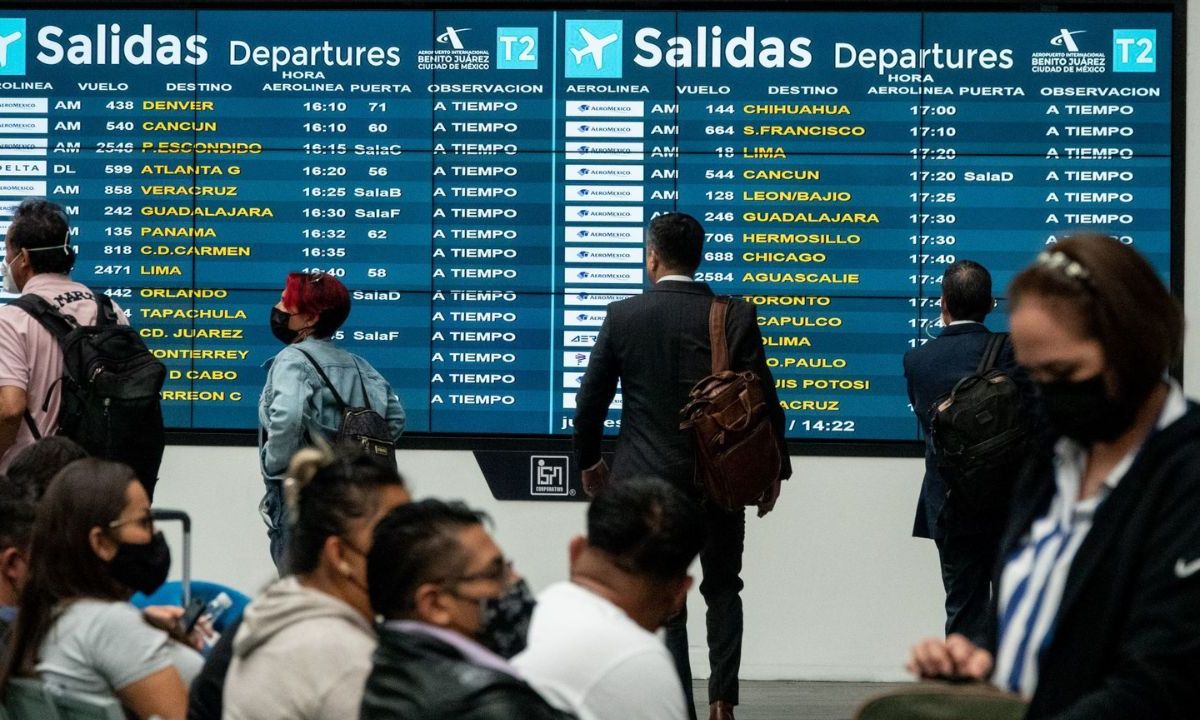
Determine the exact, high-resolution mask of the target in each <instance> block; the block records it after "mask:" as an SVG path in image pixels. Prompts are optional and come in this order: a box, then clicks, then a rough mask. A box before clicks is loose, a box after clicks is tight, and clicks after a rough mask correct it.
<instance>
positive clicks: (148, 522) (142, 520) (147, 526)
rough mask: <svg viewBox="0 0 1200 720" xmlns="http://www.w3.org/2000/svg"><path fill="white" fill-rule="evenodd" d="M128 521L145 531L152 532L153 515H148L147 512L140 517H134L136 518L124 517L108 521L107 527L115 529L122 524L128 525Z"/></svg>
mask: <svg viewBox="0 0 1200 720" xmlns="http://www.w3.org/2000/svg"><path fill="white" fill-rule="evenodd" d="M130 523H133V524H135V525H137V526H138V527H140V528H142V529H143V530H145V531H146V532H154V517H153V516H152V515H150V514H149V513H147V514H145V515H143V516H141V517H136V518H126V519H124V520H113V521H112V522H110V523H109V524H108V528H109V529H110V530H115V529H117V528H119V527H121V526H122V525H129V524H130Z"/></svg>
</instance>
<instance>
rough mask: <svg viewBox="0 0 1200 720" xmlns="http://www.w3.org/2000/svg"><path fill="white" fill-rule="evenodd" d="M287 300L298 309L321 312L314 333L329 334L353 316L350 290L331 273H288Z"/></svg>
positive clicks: (316, 313)
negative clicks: (351, 314)
mask: <svg viewBox="0 0 1200 720" xmlns="http://www.w3.org/2000/svg"><path fill="white" fill-rule="evenodd" d="M283 304H284V305H285V306H286V307H289V308H295V309H296V312H299V313H306V314H311V315H316V316H317V324H316V325H314V326H313V335H315V336H316V337H319V338H327V337H329V336H330V335H333V334H334V333H335V332H337V329H338V328H340V327H341V326H342V323H344V322H346V318H348V317H350V291H348V290H347V289H346V286H345V285H343V284H342V281H341V280H338V279H337V278H335V277H334V276H332V275H330V274H329V273H324V272H312V273H298V272H294V273H288V276H287V283H286V284H285V285H284V287H283Z"/></svg>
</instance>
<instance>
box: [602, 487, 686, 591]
mask: <svg viewBox="0 0 1200 720" xmlns="http://www.w3.org/2000/svg"><path fill="white" fill-rule="evenodd" d="M587 534H588V545H591V546H592V547H594V548H596V549H597V550H602V551H604V552H606V553H608V554H609V555H611V556H612V557H613V558H614V559H615V560H616V562H617V564H618V566H620V567H621V568H623V569H625V570H627V571H629V572H633V573H637V574H639V575H649V576H652V577H655V578H663V579H667V578H676V577H680V576H682V575H686V574H687V571H688V566H689V565H691V564H692V561H693V560H695V559H696V555H697V554H698V553H699V552H700V550H701V548H703V547H704V539H705V526H704V515H703V514H702V512H701V510H700V506H699V505H697V504H696V502H695V501H693V500H692V499H691V498H689V497H688V496H687V495H685V494H684V493H683V492H682V491H680V490H678V489H676V488H675V487H673V486H672V485H671V484H670V483H668V482H666V481H665V480H660V479H658V478H650V477H646V478H635V479H632V480H624V481H620V482H613V483H610V484H609V486H608V487H606V488H605V489H604V492H602V493H600V494H599V495H597V496H596V499H595V500H592V504H591V506H590V507H588V512H587Z"/></svg>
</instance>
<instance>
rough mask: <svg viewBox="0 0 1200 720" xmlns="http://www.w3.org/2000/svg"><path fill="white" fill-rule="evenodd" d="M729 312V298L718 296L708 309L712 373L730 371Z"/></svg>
mask: <svg viewBox="0 0 1200 720" xmlns="http://www.w3.org/2000/svg"><path fill="white" fill-rule="evenodd" d="M728 312H729V298H728V297H722V296H717V297H715V298H713V301H712V305H710V306H709V308H708V342H709V344H710V345H711V346H712V373H713V375H716V374H717V373H720V372H724V371H726V370H728V369H729V344H728V342H727V341H726V340H725V315H726V314H727V313H728Z"/></svg>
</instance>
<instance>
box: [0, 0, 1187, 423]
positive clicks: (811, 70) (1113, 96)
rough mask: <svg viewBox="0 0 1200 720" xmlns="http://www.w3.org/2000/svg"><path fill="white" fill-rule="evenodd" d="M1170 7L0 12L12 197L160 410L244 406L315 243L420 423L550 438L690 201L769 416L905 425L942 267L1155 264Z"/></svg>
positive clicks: (228, 411)
mask: <svg viewBox="0 0 1200 720" xmlns="http://www.w3.org/2000/svg"><path fill="white" fill-rule="evenodd" d="M1171 20H1172V18H1171V15H1170V13H1165V12H1164V13H1157V12H1138V13H1121V12H1049V13H1026V12H883V11H870V12H861V11H856V12H827V11H822V12H807V11H797V10H789V11H786V12H784V11H754V12H712V11H707V10H706V11H703V12H700V11H689V10H687V9H686V8H684V7H682V6H681V7H680V8H679V9H663V10H654V11H584V10H580V9H571V8H565V7H564V8H562V9H559V10H553V9H537V10H522V9H519V8H510V9H486V10H454V9H445V10H440V9H419V10H418V9H345V10H341V9H331V10H301V9H287V10H285V9H282V8H280V9H268V10H261V9H260V10H237V9H223V10H203V9H201V10H195V9H192V10H178V9H176V10H172V9H165V8H164V9H153V8H143V9H123V10H112V9H103V8H95V9H56V10H38V9H34V8H31V9H29V10H28V11H21V10H17V9H13V8H11V7H10V8H8V9H6V10H4V11H3V15H2V16H0V216H2V218H0V225H2V226H4V227H5V228H6V227H7V224H8V223H7V219H6V218H7V217H9V216H11V212H12V209H13V207H15V205H16V204H17V203H18V202H19V201H20V199H21V198H23V197H26V196H33V195H45V196H47V197H50V198H51V199H54V200H56V201H57V202H59V203H61V204H62V205H63V206H64V207H65V208H66V211H67V213H68V214H69V216H70V220H71V224H72V240H73V242H74V243H75V244H76V246H77V249H78V263H77V266H76V268H75V271H74V277H75V278H76V279H78V280H80V281H81V282H84V283H86V284H88V285H90V286H93V287H95V288H97V289H100V290H103V291H105V292H107V293H108V294H110V295H111V296H112V297H113V298H114V299H115V300H116V301H117V302H118V303H119V304H120V305H121V306H122V307H123V308H124V309H125V310H126V311H127V312H128V313H129V315H130V319H131V321H132V322H133V323H134V324H135V325H136V326H137V327H138V328H140V329H141V331H142V333H143V335H144V336H145V338H146V341H147V342H148V344H149V345H150V347H151V348H152V349H153V351H154V352H155V353H156V354H157V355H158V356H159V357H160V358H161V359H162V360H163V362H164V363H165V364H166V365H167V367H168V370H169V378H168V381H167V384H166V388H165V389H164V393H163V397H164V401H165V404H164V407H165V410H166V414H167V420H168V424H169V425H170V426H172V427H174V428H177V429H185V430H186V429H249V428H253V427H254V426H255V423H256V407H257V401H258V396H259V392H260V389H261V387H262V384H263V379H264V377H265V370H264V367H263V365H264V363H265V362H266V361H268V360H269V359H270V358H271V357H272V356H273V355H274V354H275V353H276V352H278V350H279V349H280V345H279V344H278V342H277V341H276V340H275V339H274V338H273V337H272V335H271V333H270V330H269V326H268V313H269V309H270V307H271V306H272V305H273V304H274V303H275V302H276V301H277V300H278V298H279V293H280V290H281V288H282V286H283V282H284V278H285V275H286V273H287V272H289V271H296V270H322V271H326V272H329V273H332V274H334V275H335V276H337V277H338V278H339V279H341V280H342V281H343V282H344V283H345V284H346V285H347V286H348V287H349V288H350V290H351V292H352V298H353V311H352V314H351V317H350V320H349V321H348V322H347V324H346V325H345V326H344V328H343V329H342V331H341V332H339V334H338V336H337V341H338V342H339V343H340V344H341V345H343V346H344V347H345V348H347V349H349V350H351V351H353V352H355V353H358V354H361V355H362V356H363V357H365V358H367V359H368V360H369V361H370V362H371V363H372V364H373V365H375V366H376V367H377V368H378V369H379V370H380V371H381V372H383V373H384V375H385V376H386V377H387V378H388V379H389V380H390V381H391V383H392V384H393V386H394V387H395V389H396V390H397V392H398V393H399V395H400V397H401V399H402V401H403V403H404V405H405V407H406V409H407V412H408V432H409V433H432V434H438V435H458V434H466V435H488V434H505V435H507V434H521V435H556V434H566V433H569V432H570V423H571V418H572V416H573V412H574V410H573V408H574V400H575V392H576V388H577V387H578V385H579V382H580V379H581V377H582V374H583V372H584V370H585V368H586V365H587V361H588V357H589V351H590V348H591V345H592V343H593V340H594V338H595V335H596V333H597V331H598V329H599V327H600V326H601V324H602V322H603V320H604V314H605V306H606V305H607V304H608V303H609V302H611V301H613V300H616V299H620V298H623V297H627V296H629V295H631V294H634V293H638V292H641V291H642V290H643V289H644V286H645V284H646V282H647V279H646V277H645V270H644V267H643V263H644V257H643V228H644V227H645V224H646V223H647V222H648V221H649V220H650V219H652V218H653V217H654V216H655V215H657V214H659V213H663V212H669V211H676V210H678V211H685V212H688V213H691V214H692V215H694V216H695V217H697V218H698V219H699V220H700V221H701V222H702V223H703V224H704V226H705V229H706V231H707V237H706V244H705V252H704V262H703V264H702V266H701V268H700V271H699V273H698V275H697V279H700V280H704V281H707V282H709V283H710V284H711V285H712V286H713V287H714V289H716V290H717V291H719V292H724V293H731V294H734V295H739V296H742V297H745V298H746V299H748V300H750V301H751V302H753V303H755V304H756V305H757V307H758V316H759V323H760V329H761V331H762V334H763V337H764V340H765V344H766V351H767V355H768V358H769V364H770V366H771V368H772V371H773V373H774V376H775V381H776V384H777V386H778V390H779V396H780V400H781V402H782V403H783V404H784V407H785V412H786V417H787V423H788V436H789V437H790V438H794V439H812V438H820V439H826V440H830V439H832V440H857V441H895V440H909V441H911V440H916V439H917V438H918V430H917V424H916V422H915V420H914V418H913V415H912V412H911V409H910V408H909V406H908V397H907V394H906V389H905V382H904V379H903V376H902V372H901V358H902V356H903V354H904V353H905V352H906V351H907V350H909V349H911V348H913V347H915V346H917V345H920V344H922V343H924V342H926V341H927V340H928V339H929V338H931V337H934V336H936V334H937V332H938V330H939V323H940V321H939V313H940V307H939V296H940V285H939V283H940V279H941V274H942V272H943V270H944V269H945V267H946V266H947V265H948V264H949V263H951V262H953V261H954V260H956V259H963V258H969V259H973V260H977V261H979V262H982V263H983V264H985V265H986V266H988V267H989V268H990V269H991V271H992V273H993V277H994V281H995V285H996V288H997V291H998V293H1001V294H1002V293H1003V288H1004V287H1005V286H1006V285H1007V283H1008V282H1009V280H1010V279H1011V278H1012V277H1013V275H1014V274H1015V273H1016V272H1017V271H1018V270H1019V269H1020V268H1021V267H1023V266H1024V265H1025V264H1027V263H1028V262H1029V261H1030V260H1031V259H1032V258H1033V256H1034V255H1035V254H1036V253H1037V252H1038V251H1039V250H1041V249H1043V248H1044V247H1045V246H1046V245H1047V244H1048V243H1053V242H1054V241H1055V239H1056V238H1058V237H1062V236H1063V234H1065V233H1066V232H1068V231H1070V230H1072V229H1076V228H1098V229H1103V230H1106V231H1109V232H1112V233H1115V234H1116V235H1118V236H1119V237H1120V238H1122V240H1124V241H1125V242H1129V243H1132V244H1133V245H1134V246H1135V247H1137V248H1138V249H1139V250H1140V251H1141V252H1143V253H1144V254H1145V255H1146V256H1147V257H1149V258H1150V260H1151V261H1152V262H1153V263H1154V264H1155V266H1156V267H1157V268H1158V269H1159V270H1160V272H1161V273H1162V275H1163V278H1164V280H1166V281H1169V280H1170V276H1169V273H1170V268H1171V260H1172V258H1171V248H1172V234H1171V198H1172V187H1171V178H1172V158H1171V143H1172V96H1171V74H1172V65H1173V63H1172V51H1173V48H1172V47H1171V41H1172V25H1171ZM1004 309H1005V307H1004V303H1003V301H1002V302H1001V304H1000V307H999V309H998V311H997V312H996V313H994V314H993V317H992V318H991V319H990V321H989V322H990V323H991V324H992V326H993V327H994V328H997V329H999V328H1002V327H1003V326H1004V324H1005V319H1004ZM619 408H620V396H619V394H618V399H617V401H616V402H615V403H614V407H613V411H612V415H611V421H612V422H611V425H612V426H613V429H614V431H615V428H616V427H618V423H619V417H620V414H619Z"/></svg>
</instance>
